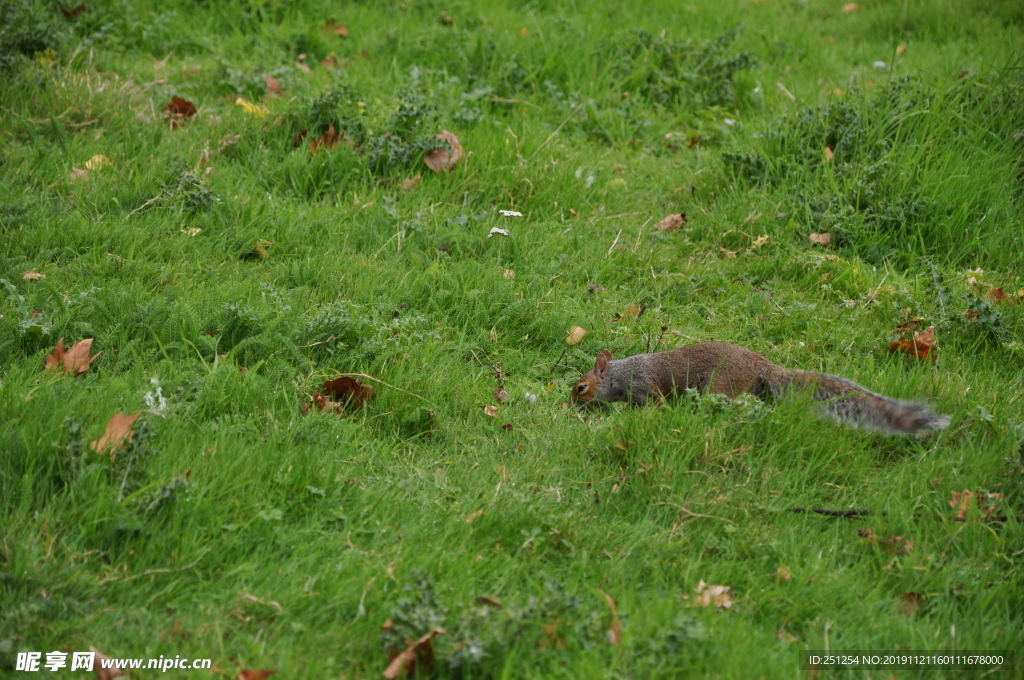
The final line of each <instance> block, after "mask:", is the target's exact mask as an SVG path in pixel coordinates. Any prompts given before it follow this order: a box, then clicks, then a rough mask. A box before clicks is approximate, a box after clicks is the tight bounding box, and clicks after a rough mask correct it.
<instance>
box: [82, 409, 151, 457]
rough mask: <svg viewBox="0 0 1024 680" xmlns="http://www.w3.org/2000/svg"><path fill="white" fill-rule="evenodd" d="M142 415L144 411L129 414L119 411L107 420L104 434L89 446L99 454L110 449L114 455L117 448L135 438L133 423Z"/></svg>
mask: <svg viewBox="0 0 1024 680" xmlns="http://www.w3.org/2000/svg"><path fill="white" fill-rule="evenodd" d="M140 415H142V413H134V414H132V415H130V416H129V415H126V414H125V413H123V412H120V411H119V412H117V413H116V414H114V415H113V416H111V417H110V420H108V421H107V427H106V429H105V430H104V431H103V436H102V437H100V439H99V441H94V442H90V443H89V448H90V449H92V450H93V451H95V452H96V453H99V454H103V453H106V452H107V451H108V450H109V451H110V453H111V455H113V452H114V451H115V450H117V449H120V448H123V447H124V446H125V445H126V444H128V443H129V442H131V440H132V439H134V438H135V432H134V431H133V430H132V424H133V423H134V422H135V421H136V420H138V418H139V416H140Z"/></svg>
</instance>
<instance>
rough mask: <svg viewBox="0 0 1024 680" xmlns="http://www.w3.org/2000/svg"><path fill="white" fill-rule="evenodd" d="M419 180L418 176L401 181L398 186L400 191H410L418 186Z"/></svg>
mask: <svg viewBox="0 0 1024 680" xmlns="http://www.w3.org/2000/svg"><path fill="white" fill-rule="evenodd" d="M420 179H421V178H420V176H419V175H416V176H415V177H409V178H408V179H403V180H402V181H401V183H399V185H398V186H400V187H401V188H402V191H412V190H413V189H415V188H416V187H418V186H419V185H420Z"/></svg>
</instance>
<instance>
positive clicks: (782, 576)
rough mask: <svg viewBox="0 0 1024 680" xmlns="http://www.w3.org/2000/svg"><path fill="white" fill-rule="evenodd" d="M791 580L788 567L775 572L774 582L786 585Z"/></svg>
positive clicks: (791, 576) (791, 574) (791, 575)
mask: <svg viewBox="0 0 1024 680" xmlns="http://www.w3.org/2000/svg"><path fill="white" fill-rule="evenodd" d="M791 578H793V572H791V571H790V570H789V567H779V568H778V569H776V570H775V580H776V581H778V582H779V583H786V582H787V581H789V579H791Z"/></svg>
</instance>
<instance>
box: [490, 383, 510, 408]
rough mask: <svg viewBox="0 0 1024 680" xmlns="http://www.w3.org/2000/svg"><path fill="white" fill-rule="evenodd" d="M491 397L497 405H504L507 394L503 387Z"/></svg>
mask: <svg viewBox="0 0 1024 680" xmlns="http://www.w3.org/2000/svg"><path fill="white" fill-rule="evenodd" d="M492 396H493V397H494V399H495V401H497V402H498V403H499V404H504V403H505V402H506V401H508V392H506V391H505V389H504V388H503V387H499V388H498V389H496V390H494V394H493V395H492Z"/></svg>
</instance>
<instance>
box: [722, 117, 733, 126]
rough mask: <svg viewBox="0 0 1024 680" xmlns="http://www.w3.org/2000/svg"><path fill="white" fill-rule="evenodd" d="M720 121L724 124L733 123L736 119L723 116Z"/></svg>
mask: <svg viewBox="0 0 1024 680" xmlns="http://www.w3.org/2000/svg"><path fill="white" fill-rule="evenodd" d="M722 122H723V123H725V124H726V125H735V124H736V121H735V120H733V119H732V118H723V119H722Z"/></svg>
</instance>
